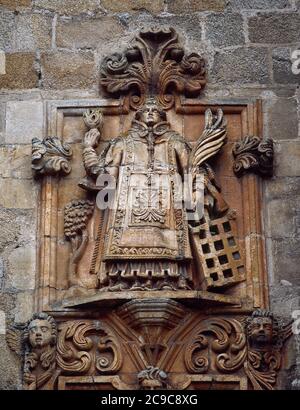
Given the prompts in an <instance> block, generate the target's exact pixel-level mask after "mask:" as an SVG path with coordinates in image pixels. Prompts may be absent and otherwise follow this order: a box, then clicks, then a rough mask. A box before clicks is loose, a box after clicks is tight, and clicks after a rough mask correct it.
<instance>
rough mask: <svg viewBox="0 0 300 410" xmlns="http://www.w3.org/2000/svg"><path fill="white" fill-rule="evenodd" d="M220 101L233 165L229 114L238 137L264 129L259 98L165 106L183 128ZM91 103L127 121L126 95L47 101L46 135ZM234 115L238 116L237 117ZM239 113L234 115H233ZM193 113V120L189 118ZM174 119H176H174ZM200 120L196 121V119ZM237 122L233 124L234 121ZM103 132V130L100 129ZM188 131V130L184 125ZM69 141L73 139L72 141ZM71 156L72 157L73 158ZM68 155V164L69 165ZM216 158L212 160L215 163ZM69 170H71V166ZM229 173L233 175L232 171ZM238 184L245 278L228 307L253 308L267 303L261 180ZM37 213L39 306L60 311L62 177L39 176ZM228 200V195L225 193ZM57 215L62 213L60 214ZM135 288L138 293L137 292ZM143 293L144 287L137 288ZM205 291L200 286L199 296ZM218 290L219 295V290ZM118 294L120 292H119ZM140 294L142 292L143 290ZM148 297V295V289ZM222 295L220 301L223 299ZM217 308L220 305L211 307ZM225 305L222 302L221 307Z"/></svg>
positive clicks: (191, 101)
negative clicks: (38, 215)
mask: <svg viewBox="0 0 300 410" xmlns="http://www.w3.org/2000/svg"><path fill="white" fill-rule="evenodd" d="M217 106H218V107H220V108H221V109H222V110H223V112H224V115H225V117H228V118H229V121H228V123H229V133H228V134H229V136H228V142H227V148H225V149H226V150H227V152H226V155H227V164H226V166H227V168H228V169H230V172H231V169H232V164H231V163H230V161H232V159H230V158H231V149H232V146H233V144H234V142H235V141H234V140H232V139H231V136H230V116H235V120H236V121H235V122H236V123H238V122H240V128H239V131H240V132H239V134H240V135H239V137H242V136H243V135H262V108H261V101H260V100H245V99H235V100H231V99H230V100H227V99H211V100H203V99H201V100H195V99H183V98H180V97H177V98H176V102H175V109H172V110H170V111H168V116H169V120H170V122H171V125H172V126H173V127H174V128H175V129H176V127H177V128H178V127H182V128H183V129H184V131H185V130H186V128H187V127H188V126H187V124H188V123H189V124H192V122H195V121H196V118H199V119H201V116H202V117H203V115H204V112H205V110H206V109H207V108H212V109H214V108H215V107H217ZM89 108H100V109H101V110H102V111H103V114H104V115H108V116H111V117H112V118H113V117H114V116H119V115H121V116H122V121H123V122H124V127H125V128H126V126H127V124H128V125H129V119H130V115H128V114H129V112H130V111H129V101H128V99H127V98H126V97H125V98H124V99H119V100H112V99H105V100H104V99H92V100H89V99H84V100H70V101H61V100H57V101H48V102H47V119H46V123H47V136H57V137H58V138H59V139H61V140H62V139H63V129H64V121H65V119H66V118H67V117H71V116H74V117H77V118H78V117H82V114H83V113H84V112H85V111H86V110H87V109H89ZM237 116H238V117H237ZM237 118H238V120H237ZM191 119H192V120H191ZM173 123H174V124H173ZM199 123H200V122H199ZM233 126H234V127H236V124H234V125H233ZM104 132H105V131H104ZM187 132H188V131H187ZM71 145H72V144H71ZM224 155H225V154H224V153H221V155H220V156H219V158H218V163H219V162H220V161H222V158H224ZM73 161H74V160H73ZM73 161H72V160H71V161H70V162H71V166H72V162H73ZM218 163H217V164H216V165H217V166H218ZM71 175H72V171H71ZM232 178H235V179H236V177H235V176H234V174H233V171H232ZM235 183H236V184H237V185H239V186H240V192H241V195H242V196H241V203H242V207H241V209H242V214H241V215H238V217H237V218H238V219H237V224H243V232H244V247H245V255H244V257H245V267H246V282H245V283H244V284H241V287H240V289H241V291H240V292H241V293H240V295H237V294H236V293H234V292H233V293H230V294H229V295H228V296H227V295H225V299H226V297H227V299H228V300H227V301H228V302H229V304H230V305H234V306H232V307H229V306H227V308H226V311H234V312H237V311H238V312H241V311H251V310H253V309H254V308H267V307H268V277H267V270H266V265H265V237H264V232H263V225H262V213H261V186H262V181H261V179H260V178H259V177H258V176H257V175H252V174H248V175H245V176H244V177H243V178H241V179H239V180H238V179H236V182H235ZM41 185H42V187H41V197H40V219H39V235H38V237H39V250H38V261H39V264H38V272H39V273H38V278H37V283H36V306H35V309H36V310H37V311H49V312H52V313H54V312H55V311H60V310H61V307H59V306H58V304H57V301H58V300H60V299H61V298H62V296H61V295H62V293H63V290H62V287H61V285H60V283H59V275H60V272H59V268H58V263H59V262H58V260H57V257H58V256H57V255H58V252H57V249H58V246H59V243H58V241H59V229H61V228H60V227H59V220H58V218H59V207H58V201H59V185H60V179H59V178H57V177H52V176H45V177H44V178H43V179H42V181H41ZM229 204H230V198H229ZM60 217H61V215H60ZM137 293H139V292H135V294H136V296H137V297H138V295H137ZM141 293H143V292H141ZM206 296H207V295H205V294H201V292H198V297H199V298H200V299H203V298H204V299H205V297H206ZM220 296H222V295H220ZM120 297H121V296H120ZM141 297H142V295H141ZM148 297H150V295H149V293H148ZM225 299H224V301H226V300H225ZM215 309H216V311H218V309H219V308H218V307H216V308H215ZM222 309H223V311H224V307H223V308H222Z"/></svg>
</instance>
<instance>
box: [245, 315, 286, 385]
mask: <svg viewBox="0 0 300 410" xmlns="http://www.w3.org/2000/svg"><path fill="white" fill-rule="evenodd" d="M245 330H246V335H247V340H248V353H247V356H248V359H247V361H246V362H245V363H244V368H245V372H246V374H247V376H248V377H249V379H250V381H251V384H252V385H253V388H254V390H263V389H267V390H273V389H274V385H275V384H276V377H277V372H278V370H279V369H280V367H281V350H282V347H283V344H284V342H285V340H286V339H287V338H289V337H290V336H291V334H292V325H291V323H287V324H284V323H282V321H281V320H280V319H278V318H276V317H275V316H274V315H273V314H272V313H271V312H269V311H267V310H257V311H254V312H253V314H252V316H251V317H248V318H247V319H246V321H245Z"/></svg>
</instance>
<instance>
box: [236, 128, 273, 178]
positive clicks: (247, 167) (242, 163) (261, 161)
mask: <svg viewBox="0 0 300 410" xmlns="http://www.w3.org/2000/svg"><path fill="white" fill-rule="evenodd" d="M232 153H233V157H234V163H233V171H234V173H235V174H236V175H237V176H239V177H240V176H242V175H243V174H245V173H246V172H255V173H257V174H260V175H264V176H272V174H273V157H274V148H273V140H272V139H270V138H267V139H265V140H264V139H263V140H262V139H261V138H259V137H256V136H249V135H247V136H246V137H244V138H243V139H242V140H241V141H239V142H237V143H236V144H235V145H234V147H233V150H232Z"/></svg>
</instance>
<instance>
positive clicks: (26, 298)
mask: <svg viewBox="0 0 300 410" xmlns="http://www.w3.org/2000/svg"><path fill="white" fill-rule="evenodd" d="M14 312H15V322H16V323H25V322H27V321H28V320H29V319H30V318H31V317H32V315H33V294H32V292H20V293H18V294H17V297H16V307H15V309H14Z"/></svg>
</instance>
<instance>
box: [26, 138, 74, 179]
mask: <svg viewBox="0 0 300 410" xmlns="http://www.w3.org/2000/svg"><path fill="white" fill-rule="evenodd" d="M71 157H72V148H71V147H70V145H69V144H66V143H63V142H61V140H60V139H59V138H57V137H47V138H45V139H44V140H42V141H41V140H39V139H38V138H33V140H32V157H31V158H32V159H31V163H32V169H33V170H34V171H35V173H36V175H37V176H42V175H53V176H56V175H67V174H69V173H70V172H71V165H70V162H69V160H70V159H71Z"/></svg>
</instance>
